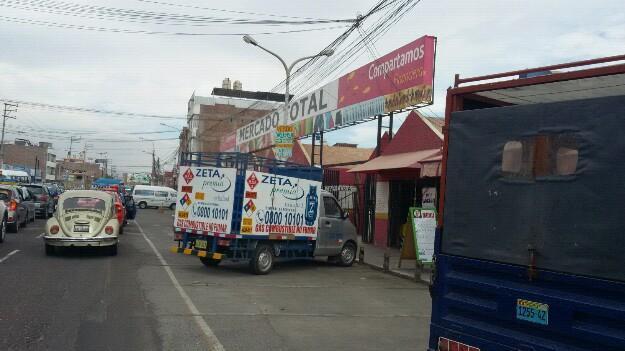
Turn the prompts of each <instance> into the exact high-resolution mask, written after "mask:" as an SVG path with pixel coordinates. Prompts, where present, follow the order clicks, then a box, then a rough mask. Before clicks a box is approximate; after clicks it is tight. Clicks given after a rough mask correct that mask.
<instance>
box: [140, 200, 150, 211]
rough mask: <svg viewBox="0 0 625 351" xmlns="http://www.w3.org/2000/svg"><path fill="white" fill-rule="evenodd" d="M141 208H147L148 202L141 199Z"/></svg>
mask: <svg viewBox="0 0 625 351" xmlns="http://www.w3.org/2000/svg"><path fill="white" fill-rule="evenodd" d="M139 208H140V209H142V210H145V209H146V208H148V204H147V203H146V202H145V201H141V202H139Z"/></svg>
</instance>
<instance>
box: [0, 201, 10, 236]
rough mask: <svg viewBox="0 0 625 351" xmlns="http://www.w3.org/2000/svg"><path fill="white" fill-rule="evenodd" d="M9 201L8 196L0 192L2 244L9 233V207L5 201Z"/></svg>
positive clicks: (0, 234) (0, 232)
mask: <svg viewBox="0 0 625 351" xmlns="http://www.w3.org/2000/svg"><path fill="white" fill-rule="evenodd" d="M7 199H8V195H7V194H6V193H4V192H0V200H2V201H0V215H1V216H2V223H1V224H0V243H2V242H4V239H5V237H6V233H7V218H8V214H7V205H6V203H5V201H6V200H7Z"/></svg>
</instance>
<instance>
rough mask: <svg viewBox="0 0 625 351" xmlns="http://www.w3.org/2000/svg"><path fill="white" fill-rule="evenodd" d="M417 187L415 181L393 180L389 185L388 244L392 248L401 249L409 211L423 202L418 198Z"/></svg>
mask: <svg viewBox="0 0 625 351" xmlns="http://www.w3.org/2000/svg"><path fill="white" fill-rule="evenodd" d="M417 186H418V184H417V182H416V181H414V180H393V181H391V182H390V183H389V211H388V216H389V217H388V221H389V223H388V241H387V243H388V246H390V247H394V248H399V247H401V240H402V239H401V227H402V225H404V224H405V223H406V220H407V218H408V209H409V208H410V207H412V206H414V205H415V204H416V203H418V202H421V199H420V198H419V199H417V198H416V197H417V195H418V194H417V191H416V189H417ZM419 197H420V196H419Z"/></svg>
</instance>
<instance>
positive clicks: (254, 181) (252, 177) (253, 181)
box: [247, 173, 258, 190]
mask: <svg viewBox="0 0 625 351" xmlns="http://www.w3.org/2000/svg"><path fill="white" fill-rule="evenodd" d="M257 184H258V178H256V173H252V174H251V175H250V176H249V177H247V185H249V186H250V189H252V190H254V188H255V187H256V185H257Z"/></svg>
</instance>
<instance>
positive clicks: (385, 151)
mask: <svg viewBox="0 0 625 351" xmlns="http://www.w3.org/2000/svg"><path fill="white" fill-rule="evenodd" d="M443 124H444V120H443V119H442V118H433V117H425V116H422V115H421V114H419V113H418V112H416V111H413V112H411V113H410V114H409V115H408V117H407V118H406V120H405V121H404V123H403V124H402V126H401V127H400V128H399V130H398V131H397V133H396V134H395V136H394V137H392V138H391V137H390V135H389V134H388V133H387V134H385V135H384V136H382V143H381V147H380V151H379V155H377V156H375V157H372V158H371V159H370V160H369V161H367V162H365V163H362V164H360V165H356V166H354V167H352V168H351V169H350V170H348V171H347V173H352V174H359V175H360V178H357V179H358V180H359V185H361V186H362V187H363V189H364V202H365V204H364V213H363V216H364V217H365V225H364V230H363V231H362V240H363V241H364V242H369V243H373V244H374V245H376V246H379V247H400V245H401V234H400V233H401V227H402V226H403V225H404V224H405V223H406V221H407V217H408V209H409V208H410V207H435V206H436V201H437V198H438V192H439V187H440V175H441V156H442V154H441V151H442V147H443V132H442V129H443Z"/></svg>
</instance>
